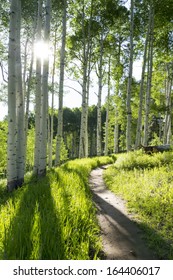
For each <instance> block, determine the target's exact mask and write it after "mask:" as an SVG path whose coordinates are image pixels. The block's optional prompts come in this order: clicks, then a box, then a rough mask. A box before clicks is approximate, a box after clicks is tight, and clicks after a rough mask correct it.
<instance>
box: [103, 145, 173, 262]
mask: <svg viewBox="0 0 173 280" xmlns="http://www.w3.org/2000/svg"><path fill="white" fill-rule="evenodd" d="M172 161H173V153H171V152H165V153H163V154H161V153H158V154H154V155H152V156H149V155H146V154H143V153H142V152H141V151H138V152H133V153H129V154H124V155H120V156H119V157H118V159H117V162H116V163H115V164H114V165H113V166H112V167H110V168H108V169H107V170H106V171H105V172H104V179H105V182H106V184H107V185H108V187H109V188H110V189H111V190H112V191H113V192H115V193H116V194H118V195H120V196H121V197H122V198H124V199H125V200H126V201H127V207H128V209H129V211H130V212H133V213H134V215H135V216H134V218H135V219H136V220H137V221H138V223H140V224H141V225H142V226H143V228H144V230H145V232H146V233H147V234H146V238H147V239H148V242H149V244H150V246H151V247H152V248H153V250H155V251H156V252H157V254H158V256H159V257H160V258H163V259H165V258H166V259H173V230H172V229H173V207H172V205H173V163H172Z"/></svg>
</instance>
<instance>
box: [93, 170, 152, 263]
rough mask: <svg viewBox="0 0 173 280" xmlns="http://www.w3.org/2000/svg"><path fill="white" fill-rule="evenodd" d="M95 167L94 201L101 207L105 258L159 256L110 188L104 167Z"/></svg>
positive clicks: (122, 202) (146, 258) (134, 258)
mask: <svg viewBox="0 0 173 280" xmlns="http://www.w3.org/2000/svg"><path fill="white" fill-rule="evenodd" d="M105 168H107V166H103V167H101V168H97V169H94V170H93V171H92V172H91V174H90V178H89V183H90V187H91V191H92V195H93V201H94V203H95V204H96V207H97V209H98V211H97V218H98V221H99V225H100V228H101V237H102V244H103V252H104V258H105V259H108V260H138V259H139V260H149V259H156V257H155V256H154V254H153V252H151V251H150V250H149V249H148V248H147V246H146V244H145V242H144V239H142V231H141V230H140V229H139V227H138V226H137V224H135V222H134V221H133V220H132V216H130V215H129V214H128V212H127V210H126V207H125V202H124V201H123V200H122V199H120V198H119V197H117V196H116V195H115V194H113V193H112V192H111V191H109V190H108V189H107V188H106V186H105V184H104V181H103V178H102V173H103V169H105Z"/></svg>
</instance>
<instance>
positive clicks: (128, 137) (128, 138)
mask: <svg viewBox="0 0 173 280" xmlns="http://www.w3.org/2000/svg"><path fill="white" fill-rule="evenodd" d="M133 29H134V0H131V7H130V57H129V76H128V86H127V103H126V108H127V128H126V147H127V151H130V150H131V148H132V147H131V145H132V143H131V121H132V111H131V91H132V72H133V31H134V30H133Z"/></svg>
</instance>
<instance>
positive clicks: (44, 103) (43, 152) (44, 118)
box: [38, 0, 51, 176]
mask: <svg viewBox="0 0 173 280" xmlns="http://www.w3.org/2000/svg"><path fill="white" fill-rule="evenodd" d="M45 9H46V18H45V27H44V42H45V44H46V46H47V48H48V46H49V37H50V21H51V0H47V1H46V7H45ZM48 74H49V56H48V54H47V57H46V58H44V61H43V75H42V95H41V115H40V116H41V118H40V137H41V139H40V153H39V170H38V175H39V176H42V175H45V174H46V165H47V133H48V127H47V124H48Z"/></svg>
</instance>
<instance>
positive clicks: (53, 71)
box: [48, 27, 57, 168]
mask: <svg viewBox="0 0 173 280" xmlns="http://www.w3.org/2000/svg"><path fill="white" fill-rule="evenodd" d="M56 28H57V27H56ZM56 49H57V30H56V31H55V40H54V51H53V67H52V90H51V91H52V100H51V116H50V117H49V119H48V128H49V131H48V162H49V167H50V168H51V167H52V145H53V119H54V95H55V67H56Z"/></svg>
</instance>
